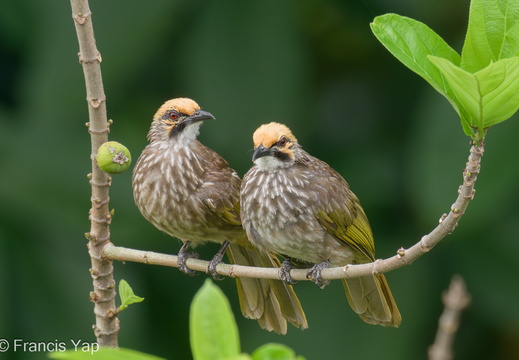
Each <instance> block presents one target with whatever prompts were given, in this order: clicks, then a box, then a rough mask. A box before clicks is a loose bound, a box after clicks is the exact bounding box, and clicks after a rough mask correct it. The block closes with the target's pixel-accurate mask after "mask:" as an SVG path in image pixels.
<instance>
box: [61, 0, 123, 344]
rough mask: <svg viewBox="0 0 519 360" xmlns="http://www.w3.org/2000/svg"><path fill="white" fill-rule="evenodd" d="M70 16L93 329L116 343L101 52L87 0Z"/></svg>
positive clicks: (103, 340) (76, 2) (75, 1)
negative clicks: (102, 154) (88, 166)
mask: <svg viewBox="0 0 519 360" xmlns="http://www.w3.org/2000/svg"><path fill="white" fill-rule="evenodd" d="M71 6H72V18H73V19H74V25H75V27H76V33H77V36H78V41H79V62H80V63H81V65H82V66H83V73H84V75H85V85H86V93H87V103H88V115H89V122H88V123H87V126H88V127H89V133H90V137H91V145H92V152H91V160H92V173H91V174H90V175H89V177H90V184H91V186H92V198H91V201H92V208H91V209H90V216H89V219H90V221H91V227H90V232H89V233H87V234H86V236H87V239H88V240H89V243H88V252H89V254H90V258H91V262H92V268H91V269H90V273H91V275H92V279H93V285H94V291H93V292H92V293H91V294H90V300H91V301H92V302H94V314H95V316H96V324H95V325H94V333H95V335H96V337H97V342H98V343H99V345H101V346H111V347H117V334H118V332H119V319H118V318H117V317H116V316H115V315H114V314H115V309H116V307H115V295H116V293H115V281H114V278H113V263H112V260H110V259H106V258H105V257H103V253H102V251H103V247H104V246H105V245H106V244H107V243H109V242H110V221H111V215H110V210H109V201H110V197H109V190H110V181H111V179H110V177H109V176H108V174H106V173H105V172H103V171H101V170H100V169H99V167H98V166H97V162H96V160H95V157H96V155H97V149H98V148H99V146H100V145H101V144H103V143H104V142H106V141H107V140H108V132H109V123H108V121H107V116H106V97H105V94H104V89H103V81H102V77H101V54H100V53H99V51H98V50H97V47H96V44H95V37H94V30H93V25H92V13H91V12H90V7H89V5H88V0H71Z"/></svg>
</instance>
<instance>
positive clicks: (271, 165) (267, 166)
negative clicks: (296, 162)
mask: <svg viewBox="0 0 519 360" xmlns="http://www.w3.org/2000/svg"><path fill="white" fill-rule="evenodd" d="M254 164H256V165H258V167H259V168H260V169H261V170H269V171H271V170H276V169H280V168H283V167H285V166H287V165H286V164H285V163H284V162H283V161H281V160H279V159H278V158H276V157H274V156H264V157H260V158H259V159H256V160H254Z"/></svg>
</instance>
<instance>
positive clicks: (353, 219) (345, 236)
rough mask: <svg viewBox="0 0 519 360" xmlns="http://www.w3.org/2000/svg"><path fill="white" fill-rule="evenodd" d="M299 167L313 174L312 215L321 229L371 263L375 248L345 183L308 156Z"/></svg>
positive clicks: (326, 166) (355, 199)
mask: <svg viewBox="0 0 519 360" xmlns="http://www.w3.org/2000/svg"><path fill="white" fill-rule="evenodd" d="M301 159H302V161H301V162H300V166H304V167H306V168H307V171H308V172H309V173H311V174H312V176H310V177H309V181H310V186H311V188H312V189H313V191H315V192H316V193H317V194H316V195H317V196H316V199H317V201H316V203H315V204H314V214H315V217H316V218H317V220H318V221H319V223H320V224H321V226H322V227H323V228H324V229H326V231H328V232H329V233H330V234H332V235H333V236H335V237H336V238H337V239H339V240H340V241H343V242H345V243H347V244H349V245H350V246H353V247H354V248H356V249H357V250H358V251H360V252H361V253H362V254H364V255H365V256H366V257H367V258H369V259H370V260H371V259H373V256H374V252H375V248H374V242H373V235H372V232H371V227H370V225H369V221H368V218H367V216H366V214H365V212H364V210H363V209H362V206H361V204H360V201H359V199H358V198H357V196H356V195H355V194H354V193H353V192H352V191H351V189H350V186H349V184H348V183H347V181H346V180H345V179H344V178H343V177H342V176H341V175H340V174H339V173H338V172H337V171H336V170H335V169H333V168H332V167H331V166H330V165H328V164H327V163H326V162H324V161H322V160H319V159H317V158H315V157H313V156H311V155H309V154H307V153H305V154H304V156H302V158H301Z"/></svg>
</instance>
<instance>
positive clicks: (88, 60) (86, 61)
mask: <svg viewBox="0 0 519 360" xmlns="http://www.w3.org/2000/svg"><path fill="white" fill-rule="evenodd" d="M77 56H78V59H79V63H80V64H91V63H94V62H96V61H98V62H101V61H103V59H102V58H101V53H100V52H97V55H96V56H94V57H91V58H84V57H83V55H81V53H78V54H77Z"/></svg>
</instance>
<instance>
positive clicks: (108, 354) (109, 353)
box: [47, 347, 164, 360]
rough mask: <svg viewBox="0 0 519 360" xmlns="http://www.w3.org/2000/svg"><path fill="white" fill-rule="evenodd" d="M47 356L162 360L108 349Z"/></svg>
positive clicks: (82, 359) (80, 359)
mask: <svg viewBox="0 0 519 360" xmlns="http://www.w3.org/2000/svg"><path fill="white" fill-rule="evenodd" d="M47 356H48V357H49V358H51V359H58V360H89V359H93V360H164V359H163V358H160V357H157V356H154V355H150V354H145V353H142V352H139V351H136V350H131V349H124V348H118V349H114V348H108V347H103V348H99V349H97V350H93V351H92V352H91V351H84V350H83V349H81V347H78V350H74V349H71V350H67V351H65V352H52V353H49V354H47Z"/></svg>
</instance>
